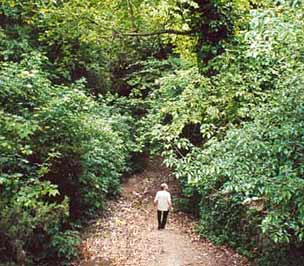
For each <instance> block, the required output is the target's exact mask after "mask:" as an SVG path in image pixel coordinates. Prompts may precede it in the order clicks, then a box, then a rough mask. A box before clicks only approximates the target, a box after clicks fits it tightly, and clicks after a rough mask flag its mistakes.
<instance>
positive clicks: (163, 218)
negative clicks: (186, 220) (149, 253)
mask: <svg viewBox="0 0 304 266" xmlns="http://www.w3.org/2000/svg"><path fill="white" fill-rule="evenodd" d="M168 213H169V211H157V220H158V229H164V228H165V226H166V223H167V218H168Z"/></svg>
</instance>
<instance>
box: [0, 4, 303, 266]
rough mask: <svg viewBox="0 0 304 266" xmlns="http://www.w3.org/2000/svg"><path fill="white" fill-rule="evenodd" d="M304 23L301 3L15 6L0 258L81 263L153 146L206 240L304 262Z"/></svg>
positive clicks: (1, 130) (2, 34) (1, 13)
mask: <svg viewBox="0 0 304 266" xmlns="http://www.w3.org/2000/svg"><path fill="white" fill-rule="evenodd" d="M303 21H304V9H303V6H302V2H301V1H292V0H290V1H283V0H282V1H271V0H268V1H247V0H233V1H226V0H205V1H199V0H170V1H167V0H149V1H148V0H111V1H108V0H105V1H95V0H87V1H83V0H69V1H59V0H58V1H56V0H55V1H38V0H37V1H36V0H34V1H17V0H4V1H1V3H0V103H1V106H0V153H1V155H0V217H1V218H0V260H1V261H4V262H5V263H15V264H17V265H18V264H19V265H21V264H22V263H26V264H27V265H31V264H33V265H35V264H36V265H44V264H45V265H51V264H50V262H49V261H50V260H49V259H50V258H52V261H53V263H54V264H55V265H60V263H62V264H64V263H67V261H69V260H71V259H73V258H75V257H76V256H77V245H78V244H79V240H80V239H79V235H78V231H77V230H78V229H79V227H80V226H81V223H80V221H83V220H86V219H87V218H89V217H92V216H94V215H96V214H97V213H98V212H99V211H100V210H102V209H103V208H104V206H105V200H106V196H112V195H116V194H117V193H119V186H120V176H121V175H122V174H123V173H125V172H126V171H128V170H129V169H130V166H131V165H132V164H131V160H130V158H131V157H133V158H136V156H137V155H138V153H137V152H138V151H140V150H141V151H144V152H150V153H152V154H158V155H159V154H162V156H163V157H164V159H165V162H166V164H167V165H168V166H169V167H171V168H172V170H173V171H174V173H175V175H176V177H177V178H179V180H180V182H181V185H182V188H183V191H184V195H185V198H184V199H181V200H180V204H181V205H182V206H183V208H184V209H187V203H189V202H190V204H191V206H192V207H194V209H195V210H194V211H195V212H196V213H197V214H198V215H199V217H200V226H199V228H198V230H199V232H200V234H201V235H202V236H204V237H207V238H208V239H210V240H212V241H213V242H215V243H218V244H222V243H228V244H229V245H231V246H233V247H234V248H236V249H237V250H238V251H239V252H241V253H242V254H245V255H246V256H248V257H249V258H250V259H251V261H252V263H253V265H261V266H262V265H271V266H272V265H273V266H274V265H275V266H278V265H282V266H283V265H295V266H299V265H301V262H300V261H301V260H303V253H304V251H303V249H304V247H303V241H304V233H303V228H304V204H303V197H304V179H303V171H304V170H303V164H304V162H303V155H304V150H303V133H304V132H303V126H304V121H303V112H304V106H303V97H304V94H303V75H304V58H303V55H304V37H303V36H304V23H303ZM117 94H118V95H119V96H117ZM139 157H140V156H139ZM133 167H134V165H133ZM37 254H38V255H37Z"/></svg>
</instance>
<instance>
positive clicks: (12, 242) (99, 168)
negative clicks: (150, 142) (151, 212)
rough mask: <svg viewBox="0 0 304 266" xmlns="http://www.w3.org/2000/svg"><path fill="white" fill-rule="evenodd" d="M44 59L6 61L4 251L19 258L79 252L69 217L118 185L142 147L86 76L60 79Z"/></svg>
mask: <svg viewBox="0 0 304 266" xmlns="http://www.w3.org/2000/svg"><path fill="white" fill-rule="evenodd" d="M40 59H42V61H43V60H46V59H44V58H43V57H41V56H39V55H37V56H36V57H32V58H25V59H24V60H23V61H21V62H20V63H12V62H10V63H2V64H1V65H0V76H1V80H0V86H1V92H0V101H1V106H2V107H1V113H0V124H1V127H0V133H1V134H0V139H1V143H0V149H1V157H0V158H1V159H0V174H1V178H0V194H1V201H0V205H1V211H0V214H1V221H0V224H1V239H5V241H3V242H2V241H1V242H0V250H1V253H0V254H1V260H9V259H10V258H15V261H16V263H17V264H18V263H19V264H20V263H23V261H24V260H31V257H32V256H31V254H40V255H39V256H37V255H36V256H35V258H33V260H35V261H39V260H40V261H46V260H47V258H48V257H49V256H52V257H53V259H54V260H55V259H62V258H65V259H72V258H73V257H75V256H76V255H77V249H76V247H77V245H78V243H79V240H78V238H77V237H76V235H75V233H74V232H73V231H69V230H67V229H71V225H70V222H71V221H73V220H75V219H79V218H82V217H88V215H90V216H92V215H94V214H96V212H97V211H100V210H101V209H102V207H103V206H104V201H105V197H106V196H107V195H114V194H116V193H117V192H118V191H119V187H120V185H119V183H120V180H119V178H120V176H121V174H122V173H123V172H124V171H126V170H127V163H128V158H129V155H128V154H129V152H131V150H132V149H133V148H134V147H135V146H134V144H133V141H132V138H131V134H130V133H129V132H128V131H129V129H130V128H129V125H128V124H127V121H130V119H131V118H130V117H129V118H128V117H127V116H125V117H124V116H122V115H120V114H119V113H118V112H117V113H112V114H111V109H110V108H109V107H107V106H106V105H105V104H98V103H97V102H96V101H94V100H93V99H92V98H91V97H89V96H87V95H86V94H85V92H84V85H83V83H82V82H78V83H75V84H74V85H71V86H70V87H66V86H55V85H53V84H52V83H51V82H50V80H49V79H48V77H47V75H46V74H45V73H44V71H43V70H42V69H41V67H40V64H41V63H40V62H41V60H40ZM118 125H119V126H118ZM120 127H122V129H121V128H120ZM123 127H124V128H123ZM126 133H128V134H126ZM82 219H83V218H82ZM33 240H35V241H33ZM27 263H30V261H28V262H27ZM58 263H59V262H58Z"/></svg>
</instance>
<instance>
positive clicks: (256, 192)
mask: <svg viewBox="0 0 304 266" xmlns="http://www.w3.org/2000/svg"><path fill="white" fill-rule="evenodd" d="M251 14H252V19H251V21H250V23H249V25H248V29H246V30H245V31H244V32H242V34H240V35H238V36H235V38H234V41H233V42H232V43H230V44H228V45H226V51H225V52H224V53H222V54H221V55H219V56H217V57H216V58H214V59H213V60H212V61H210V62H209V65H208V67H210V68H211V69H213V70H215V71H216V72H217V74H216V75H213V76H209V75H206V74H202V73H200V72H199V71H198V69H197V67H196V66H191V65H190V66H189V65H186V66H184V67H182V68H181V69H179V70H176V71H175V72H173V73H172V72H171V73H169V74H167V75H165V76H164V77H162V78H160V79H159V80H158V82H159V88H158V89H156V90H153V92H151V94H150V100H151V101H152V103H150V107H151V108H150V111H149V113H148V115H147V116H146V117H145V118H144V121H143V123H142V125H143V132H145V133H146V139H147V140H149V141H150V143H152V144H154V145H156V147H157V150H158V151H159V150H161V151H163V153H162V154H163V156H164V157H165V158H166V163H167V165H168V166H170V167H172V168H173V169H174V170H175V174H176V176H177V177H179V178H180V179H181V182H182V184H183V186H184V192H185V195H186V196H188V197H192V200H191V202H192V203H193V200H194V202H196V203H198V207H199V209H200V210H199V212H200V217H201V226H200V228H199V231H200V232H201V234H202V235H204V236H206V237H208V238H209V239H211V240H213V241H214V242H215V243H229V244H230V245H232V246H234V247H237V248H238V250H239V251H240V252H242V253H244V254H246V255H248V256H249V257H251V258H252V259H254V261H255V263H257V264H258V265H300V264H301V263H300V261H301V260H302V259H303V226H304V220H303V218H304V216H303V213H304V205H303V192H304V180H303V159H302V158H303V110H304V109H303V78H302V77H303V69H304V64H303V63H304V61H303V51H304V47H303V33H304V32H303V29H304V27H303V26H304V25H303V9H302V7H300V6H297V5H294V6H293V7H290V6H289V5H285V6H283V5H282V6H281V5H279V6H278V7H272V6H270V7H267V8H265V7H263V8H261V9H256V10H254V11H252V13H251ZM147 128H150V130H147ZM301 254H302V255H301Z"/></svg>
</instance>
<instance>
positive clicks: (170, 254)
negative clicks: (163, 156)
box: [77, 160, 246, 266]
mask: <svg viewBox="0 0 304 266" xmlns="http://www.w3.org/2000/svg"><path fill="white" fill-rule="evenodd" d="M162 182H166V183H168V185H169V191H170V192H171V194H172V198H173V199H174V198H176V197H178V195H179V188H178V184H177V182H176V181H175V180H174V178H173V177H170V171H169V170H168V169H167V168H166V167H164V166H163V165H162V164H161V160H154V161H149V162H148V163H147V166H146V168H145V170H144V171H143V172H141V173H139V174H135V175H133V176H131V177H130V178H128V180H127V181H126V183H125V184H124V185H123V191H122V194H121V197H120V198H119V199H118V200H115V201H110V202H109V205H108V211H107V213H106V214H105V216H104V217H103V218H100V219H97V220H95V221H93V222H92V223H91V226H90V227H89V228H88V229H87V230H86V232H85V233H84V235H83V243H82V246H81V248H82V257H83V258H82V260H81V261H80V262H79V263H78V264H77V265H79V266H243V265H246V260H245V259H244V258H242V257H241V256H239V255H238V254H236V253H235V252H233V251H232V250H230V249H228V248H226V247H215V246H213V245H212V244H211V243H209V242H208V241H206V240H200V239H199V238H198V236H197V235H196V233H194V227H195V224H196V221H195V220H194V219H192V218H190V217H188V216H187V215H185V214H184V213H180V212H171V213H169V218H168V224H167V226H166V229H165V230H157V229H156V228H157V220H156V211H155V207H154V206H153V198H154V195H155V193H156V192H157V190H158V188H159V184H161V183H162Z"/></svg>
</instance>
